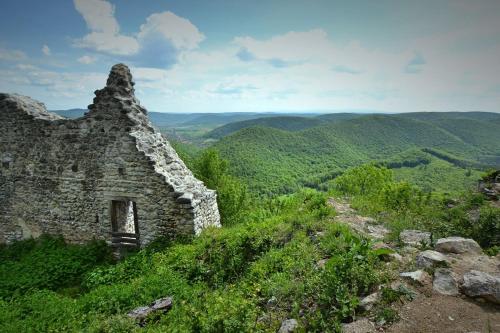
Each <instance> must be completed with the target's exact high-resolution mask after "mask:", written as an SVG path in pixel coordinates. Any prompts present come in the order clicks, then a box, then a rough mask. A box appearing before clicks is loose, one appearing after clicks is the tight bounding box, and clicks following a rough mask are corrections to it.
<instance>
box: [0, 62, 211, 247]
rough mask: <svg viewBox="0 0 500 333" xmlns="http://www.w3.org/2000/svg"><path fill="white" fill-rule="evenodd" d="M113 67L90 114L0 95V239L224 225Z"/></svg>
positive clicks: (169, 232)
mask: <svg viewBox="0 0 500 333" xmlns="http://www.w3.org/2000/svg"><path fill="white" fill-rule="evenodd" d="M133 85H134V83H133V82H132V76H131V74H130V71H129V69H128V67H127V66H125V65H123V64H117V65H115V66H113V68H112V69H111V72H110V75H109V78H108V80H107V84H106V87H105V88H103V89H101V90H97V91H96V92H95V95H96V97H95V98H94V103H93V104H91V105H89V107H88V108H89V112H88V113H86V114H85V115H84V116H83V117H81V118H79V119H64V118H62V117H59V116H57V115H55V114H52V113H49V112H47V110H46V109H45V106H44V105H43V104H42V103H40V102H37V101H35V100H33V99H31V98H29V97H25V96H20V95H16V94H0V243H9V242H12V241H14V240H19V239H23V238H28V237H37V236H39V235H41V234H44V233H46V234H53V235H59V234H60V235H63V236H64V238H65V239H66V240H67V241H70V242H73V243H82V242H85V241H88V240H91V239H102V240H106V241H109V242H111V239H112V237H114V236H116V234H117V233H126V234H135V235H136V236H137V243H138V244H140V246H144V245H146V244H148V243H149V242H151V241H152V240H153V239H155V238H156V237H158V236H167V237H174V236H176V235H179V234H183V235H185V234H198V233H199V232H200V231H201V230H202V229H203V228H205V227H208V226H220V217H219V212H218V208H217V201H216V194H215V192H214V191H212V190H209V189H207V188H206V187H205V186H204V185H203V183H202V182H201V181H199V180H197V179H196V178H195V177H194V176H193V174H192V173H191V171H190V170H189V169H188V168H187V167H186V166H185V165H184V163H183V162H182V161H181V160H180V159H179V157H178V156H177V154H176V152H175V151H174V149H173V148H172V147H171V146H170V144H169V143H168V141H167V140H166V139H165V138H164V137H162V135H161V134H160V133H158V132H156V131H155V129H154V128H153V127H152V125H151V123H150V121H149V119H148V117H147V111H146V109H144V108H143V107H142V106H141V105H140V103H139V101H138V100H137V99H136V98H135V96H134V89H133Z"/></svg>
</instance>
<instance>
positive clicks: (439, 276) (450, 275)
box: [432, 268, 458, 296]
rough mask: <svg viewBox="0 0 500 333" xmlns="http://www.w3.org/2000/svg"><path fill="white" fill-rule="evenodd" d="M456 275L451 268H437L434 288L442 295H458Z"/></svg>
mask: <svg viewBox="0 0 500 333" xmlns="http://www.w3.org/2000/svg"><path fill="white" fill-rule="evenodd" d="M457 280H458V279H457V276H456V274H455V273H454V272H453V271H452V270H451V269H449V268H436V270H435V271H434V280H433V282H432V288H433V289H434V290H435V291H437V292H438V293H440V294H442V295H449V296H456V295H458V282H457Z"/></svg>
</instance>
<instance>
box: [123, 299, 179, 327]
mask: <svg viewBox="0 0 500 333" xmlns="http://www.w3.org/2000/svg"><path fill="white" fill-rule="evenodd" d="M171 308H172V297H164V298H160V299H157V300H156V301H154V302H153V303H151V304H150V305H149V306H140V307H138V308H135V309H134V310H132V311H130V312H129V313H127V315H128V316H129V317H130V318H134V319H136V320H138V321H140V322H142V321H144V319H146V317H147V316H148V315H149V314H150V313H152V312H157V311H162V312H167V311H168V310H170V309H171Z"/></svg>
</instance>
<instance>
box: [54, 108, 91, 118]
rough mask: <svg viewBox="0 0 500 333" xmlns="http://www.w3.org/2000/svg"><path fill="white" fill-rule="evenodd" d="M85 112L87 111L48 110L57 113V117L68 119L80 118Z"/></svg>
mask: <svg viewBox="0 0 500 333" xmlns="http://www.w3.org/2000/svg"><path fill="white" fill-rule="evenodd" d="M87 111H88V110H87V109H69V110H50V112H53V113H57V114H58V115H60V116H62V117H64V118H69V119H75V118H80V117H82V116H83V114H84V113H85V112H87Z"/></svg>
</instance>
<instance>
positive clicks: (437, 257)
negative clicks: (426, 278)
mask: <svg viewBox="0 0 500 333" xmlns="http://www.w3.org/2000/svg"><path fill="white" fill-rule="evenodd" d="M415 264H416V265H417V267H418V268H433V267H439V266H445V265H447V264H448V257H446V256H445V255H444V254H442V253H440V252H437V251H433V250H426V251H423V252H420V253H419V254H418V255H417V257H416V259H415Z"/></svg>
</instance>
